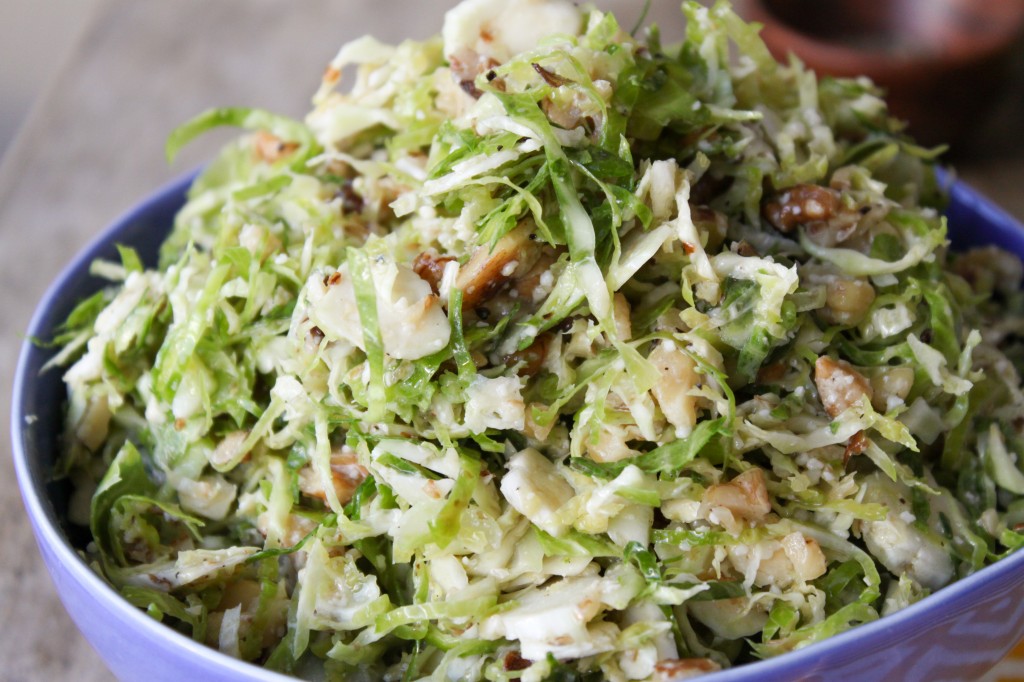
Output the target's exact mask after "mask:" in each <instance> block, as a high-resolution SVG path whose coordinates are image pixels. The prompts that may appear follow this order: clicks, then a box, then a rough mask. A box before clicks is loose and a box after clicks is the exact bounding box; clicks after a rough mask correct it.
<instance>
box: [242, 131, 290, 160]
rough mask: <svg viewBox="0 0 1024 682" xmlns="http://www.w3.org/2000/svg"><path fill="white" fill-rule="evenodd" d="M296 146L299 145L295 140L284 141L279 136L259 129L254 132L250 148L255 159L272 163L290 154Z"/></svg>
mask: <svg viewBox="0 0 1024 682" xmlns="http://www.w3.org/2000/svg"><path fill="white" fill-rule="evenodd" d="M298 148H299V145H298V143H296V142H285V141H284V140H282V139H280V138H279V137H277V136H275V135H272V134H270V133H268V132H267V131H265V130H261V131H259V132H258V133H256V138H255V139H254V140H253V147H252V150H253V154H254V155H255V156H256V159H257V160H259V161H265V162H267V163H274V162H276V161H280V160H281V159H283V158H285V157H286V156H291V154H292V153H294V152H295V150H296V149H298Z"/></svg>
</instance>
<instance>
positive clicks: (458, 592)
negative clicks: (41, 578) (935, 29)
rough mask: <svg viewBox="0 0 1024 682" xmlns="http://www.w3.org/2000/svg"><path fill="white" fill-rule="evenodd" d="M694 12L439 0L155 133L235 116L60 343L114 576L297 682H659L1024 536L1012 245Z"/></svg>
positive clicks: (795, 71)
mask: <svg viewBox="0 0 1024 682" xmlns="http://www.w3.org/2000/svg"><path fill="white" fill-rule="evenodd" d="M683 14H684V15H685V16H684V18H682V19H681V21H682V20H685V25H686V31H685V40H684V41H683V42H682V43H681V44H678V45H662V44H661V41H660V39H659V34H658V31H657V29H656V28H655V27H649V28H647V29H645V30H643V31H639V32H637V33H635V34H630V33H627V32H626V31H624V30H623V29H622V27H620V26H619V24H618V23H617V22H616V20H615V18H614V17H613V16H612V15H610V14H606V13H603V12H601V11H598V10H596V9H593V8H581V7H577V6H576V5H575V4H573V3H571V2H568V1H567V0H513V1H509V2H506V1H504V0H467V1H466V2H463V3H462V4H461V5H459V6H457V7H455V8H454V9H452V10H451V11H450V12H449V13H448V15H447V18H446V20H445V24H444V29H443V33H442V35H441V36H439V37H436V38H432V39H429V40H426V41H424V42H416V41H407V42H404V43H402V44H401V45H398V46H389V45H383V44H381V43H379V42H377V41H375V40H373V39H370V38H364V39H361V40H358V41H356V42H354V43H351V44H349V45H346V46H345V47H344V48H342V50H341V51H340V52H339V53H338V56H337V57H336V58H335V60H334V61H333V62H332V63H331V65H330V68H328V70H327V72H326V74H325V76H324V80H323V85H322V87H321V88H320V90H319V92H318V93H317V94H316V97H315V99H314V109H313V111H312V112H311V113H310V114H309V116H308V117H307V119H306V120H305V121H304V122H302V121H295V120H289V119H286V118H283V117H280V116H276V115H274V114H271V113H268V112H266V111H262V110H246V109H218V110H214V111H211V112H208V113H205V114H202V115H200V116H199V117H197V118H196V119H194V120H192V121H190V122H188V123H186V124H185V125H184V126H182V127H181V128H180V129H178V130H177V131H175V132H174V133H173V134H172V135H171V138H170V140H169V142H168V149H167V151H168V154H169V155H170V156H173V155H174V154H175V153H176V152H177V150H178V149H179V148H180V147H181V146H182V145H183V144H185V143H187V142H188V141H189V140H190V139H192V138H193V137H195V136H196V135H198V134H201V133H203V132H204V131H205V130H207V129H209V128H211V127H214V126H221V125H233V126H239V127H242V128H245V129H247V131H248V132H247V133H246V135H245V136H243V137H241V138H240V139H238V140H237V141H236V142H234V143H233V144H231V145H229V146H228V147H227V148H226V149H225V150H224V151H223V152H222V153H221V154H220V156H219V157H218V158H217V159H215V160H214V161H213V162H212V163H211V164H210V165H209V166H208V167H207V168H206V169H205V170H204V171H203V172H202V173H201V174H200V175H199V177H198V178H197V179H196V180H195V182H194V184H193V186H192V189H191V192H190V194H189V197H188V201H187V203H186V204H185V205H184V207H183V208H182V209H181V211H180V212H179V213H178V215H177V218H176V220H175V223H174V226H173V230H172V232H171V233H170V236H169V237H168V238H167V241H166V243H165V244H164V246H163V249H162V251H161V255H160V262H159V265H158V266H157V267H155V268H146V267H144V266H143V264H142V263H141V262H140V260H139V258H138V256H137V255H136V254H135V252H134V251H133V250H132V249H131V248H129V247H122V248H121V257H122V258H121V260H122V262H121V263H97V264H96V265H95V271H96V272H97V273H100V274H102V275H104V276H106V277H107V278H109V279H110V280H112V283H111V285H110V287H109V288H107V289H106V290H104V291H102V292H100V293H99V294H97V295H95V296H93V297H91V298H89V299H88V300H86V301H84V302H83V303H82V304H81V305H80V306H79V307H78V309H77V310H75V312H74V313H73V314H72V315H71V317H70V318H69V319H68V321H67V323H66V325H65V328H64V330H63V331H62V334H61V336H60V339H59V340H60V342H61V343H62V344H64V347H65V348H64V351H63V352H62V353H61V354H60V356H59V358H58V361H57V362H58V363H60V364H64V365H67V366H68V368H67V369H66V374H65V380H66V382H67V385H68V391H69V402H68V413H67V430H68V438H67V443H68V447H67V451H66V455H65V457H64V459H63V464H62V468H61V472H62V473H63V474H65V475H68V476H70V477H71V479H72V481H73V482H74V484H75V486H76V490H77V492H76V495H75V498H74V499H73V500H72V505H71V510H72V517H73V518H72V520H73V521H75V522H76V523H80V524H82V525H88V526H89V528H90V530H91V533H92V536H93V542H92V543H91V544H90V545H89V548H88V550H87V552H88V555H89V558H90V559H91V560H93V561H94V562H95V565H96V567H97V569H98V570H100V571H102V573H103V575H104V576H105V577H106V578H107V579H108V580H109V581H110V583H111V584H112V585H113V586H114V587H115V588H116V589H118V590H119V591H121V593H122V594H123V595H124V596H125V598H127V599H128V600H129V601H131V602H132V603H133V604H136V605H137V606H139V607H140V608H142V609H145V610H146V611H147V612H148V613H150V614H151V615H152V616H154V617H155V618H157V619H162V620H164V621H165V622H167V623H168V625H170V626H172V627H175V628H177V629H178V630H181V631H183V632H185V633H188V634H190V635H191V636H192V637H194V638H195V639H196V640H198V641H201V642H205V643H207V644H208V645H210V646H212V647H216V648H219V649H220V650H221V651H224V652H226V653H228V654H230V655H232V656H237V657H240V658H242V659H245V660H248V661H252V662H254V663H256V664H258V665H262V666H266V667H267V668H270V669H273V670H278V671H282V672H285V673H289V674H293V675H296V676H299V677H308V678H311V679H324V678H326V679H338V680H340V679H345V680H375V679H389V680H398V679H402V680H416V679H423V680H426V679H430V680H461V679H488V680H511V679H523V680H545V679H555V680H570V679H572V680H582V679H598V678H600V679H609V680H662V679H668V678H672V677H674V676H679V675H682V674H684V673H686V674H699V673H703V672H709V671H713V670H718V669H721V668H727V667H731V666H734V665H737V664H741V663H744V662H747V661H750V660H753V659H756V658H760V657H768V656H775V655H778V654H781V653H784V652H786V651H790V650H793V649H796V648H798V647H802V646H805V645H807V644H810V643H812V642H816V641H819V640H821V639H823V638H826V637H829V636H831V635H833V634H836V633H838V632H842V631H844V630H846V629H848V628H850V627H852V626H855V625H857V624H859V623H865V622H868V621H872V620H874V619H876V618H878V617H880V616H883V615H885V614H887V613H890V612H892V611H894V610H896V609H899V608H902V607H905V606H907V605H908V604H911V603H913V602H915V601H917V600H919V599H921V598H922V597H925V596H926V595H928V594H929V593H931V592H932V591H934V590H936V589H939V588H941V587H943V586H944V585H946V584H948V583H949V582H951V581H953V580H956V579H957V578H960V577H963V576H965V575H967V574H970V573H972V572H974V571H977V570H978V569H980V568H982V567H983V566H985V565H986V564H988V563H990V562H992V561H994V560H996V559H998V558H999V557H1001V556H1003V555H1005V554H1007V553H1008V552H1010V551H1012V550H1014V549H1016V548H1018V547H1020V546H1021V545H1022V544H1024V533H1022V527H1024V498H1022V497H1021V496H1022V495H1024V472H1022V469H1021V456H1022V455H1024V418H1022V417H1021V415H1022V414H1024V394H1022V388H1021V379H1020V369H1021V367H1022V366H1024V344H1022V343H1021V339H1022V338H1024V322H1022V320H1024V295H1022V293H1021V291H1020V284H1021V270H1022V268H1021V263H1020V261H1019V260H1017V259H1016V257H1014V256H1012V255H1010V254H1007V253H1005V252H1001V251H998V250H996V249H994V248H989V249H983V250H979V251H974V252H970V253H967V254H955V253H952V252H949V251H948V250H947V244H948V243H947V240H946V226H945V218H944V217H943V216H942V214H941V206H942V202H943V195H942V193H941V189H940V188H939V186H938V185H937V182H936V180H935V176H934V172H933V162H934V157H935V154H933V153H932V152H930V151H928V150H924V149H921V148H919V147H917V146H915V145H914V144H913V143H912V142H911V141H910V140H909V139H908V138H907V137H906V136H905V135H904V134H903V133H902V132H901V126H900V124H899V123H897V122H896V121H894V120H893V119H891V118H889V116H888V114H887V111H886V107H885V104H884V102H883V100H882V99H880V95H879V92H878V91H877V90H876V89H875V88H874V86H872V84H871V83H870V82H868V81H866V80H864V79H857V80H844V79H838V80H837V79H827V78H823V79H820V80H819V79H817V78H816V77H815V76H814V74H813V73H812V72H810V71H808V70H806V69H805V68H804V67H803V66H802V65H801V64H800V63H799V62H797V61H795V60H793V61H791V62H790V63H788V64H778V63H776V62H775V61H774V60H773V59H772V58H771V57H770V55H769V54H768V52H767V50H766V49H765V47H764V45H763V44H762V42H761V41H760V39H759V38H758V36H757V30H756V27H754V26H751V25H747V24H745V23H744V22H743V21H741V20H740V19H739V18H738V17H737V15H736V14H734V13H733V11H732V10H731V9H730V7H729V6H728V5H727V4H726V3H724V2H723V3H719V4H716V5H715V6H714V7H711V8H706V7H702V6H700V5H698V4H696V3H694V2H687V3H685V4H684V5H683ZM346 71H354V72H355V76H354V79H352V80H353V82H354V85H353V86H352V88H351V90H349V91H348V92H344V93H342V92H339V91H338V89H337V87H338V83H339V82H340V81H341V77H342V74H343V72H346Z"/></svg>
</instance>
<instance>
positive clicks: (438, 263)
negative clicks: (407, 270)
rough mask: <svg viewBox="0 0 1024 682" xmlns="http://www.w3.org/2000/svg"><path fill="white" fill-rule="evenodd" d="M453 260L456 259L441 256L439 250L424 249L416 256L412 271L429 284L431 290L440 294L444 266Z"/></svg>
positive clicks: (435, 293)
mask: <svg viewBox="0 0 1024 682" xmlns="http://www.w3.org/2000/svg"><path fill="white" fill-rule="evenodd" d="M453 260H455V259H454V258H453V257H451V256H439V255H438V254H437V252H435V251H432V250H431V251H424V252H423V253H421V254H420V255H418V256H416V260H414V261H413V262H412V271H413V272H415V273H416V274H417V275H418V276H419V278H420V279H422V280H423V281H424V282H426V283H427V284H429V285H430V289H431V291H433V292H434V295H435V296H437V295H438V294H439V287H440V285H441V278H442V277H444V266H445V265H447V264H448V263H450V262H452V261H453Z"/></svg>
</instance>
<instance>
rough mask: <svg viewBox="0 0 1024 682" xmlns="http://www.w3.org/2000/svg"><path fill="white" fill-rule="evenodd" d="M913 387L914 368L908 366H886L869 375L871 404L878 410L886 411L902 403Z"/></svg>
mask: <svg viewBox="0 0 1024 682" xmlns="http://www.w3.org/2000/svg"><path fill="white" fill-rule="evenodd" d="M913 387H914V370H913V369H911V368H910V367H886V368H884V369H882V370H881V371H880V372H877V373H876V374H875V375H874V376H872V377H871V390H872V391H873V393H874V395H873V396H872V398H871V405H872V406H873V407H874V408H875V410H876V411H878V412H882V413H885V412H888V411H889V410H891V409H892V408H894V407H896V406H897V405H900V404H902V403H903V401H904V400H906V398H907V396H908V395H909V394H910V389H912V388H913Z"/></svg>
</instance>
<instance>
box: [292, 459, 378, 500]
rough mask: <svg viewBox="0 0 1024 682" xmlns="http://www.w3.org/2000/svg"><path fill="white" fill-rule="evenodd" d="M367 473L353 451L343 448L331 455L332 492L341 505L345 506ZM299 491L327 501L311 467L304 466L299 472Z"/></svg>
mask: <svg viewBox="0 0 1024 682" xmlns="http://www.w3.org/2000/svg"><path fill="white" fill-rule="evenodd" d="M368 473H369V472H368V471H367V470H366V468H365V467H364V466H363V465H361V464H360V463H359V460H358V459H357V458H356V453H355V452H354V451H353V450H351V449H349V448H343V449H342V450H341V451H340V452H334V453H331V477H332V479H333V481H334V491H335V493H337V495H338V501H339V502H340V503H341V504H346V503H347V502H348V501H349V500H351V499H352V495H353V494H354V493H355V491H356V488H358V487H359V484H360V483H362V482H363V480H364V479H365V478H366V476H367V474H368ZM299 490H301V491H302V492H303V494H305V495H308V496H310V497H317V498H319V499H321V500H326V499H327V493H326V491H324V488H323V485H322V484H321V482H320V477H319V476H318V475H317V473H316V471H314V470H313V467H312V466H306V467H305V468H303V469H302V470H301V471H299Z"/></svg>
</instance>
